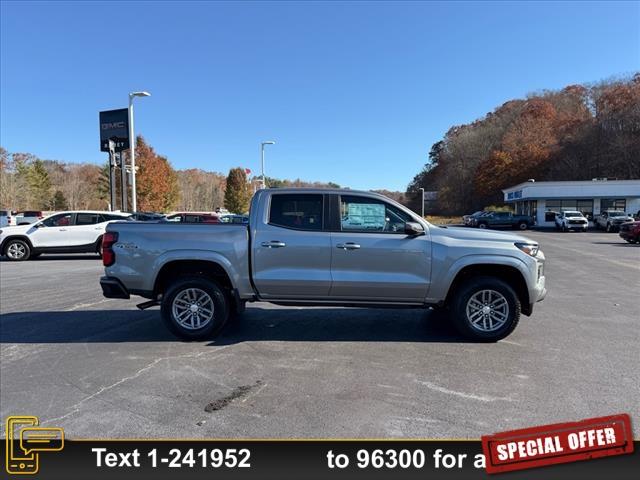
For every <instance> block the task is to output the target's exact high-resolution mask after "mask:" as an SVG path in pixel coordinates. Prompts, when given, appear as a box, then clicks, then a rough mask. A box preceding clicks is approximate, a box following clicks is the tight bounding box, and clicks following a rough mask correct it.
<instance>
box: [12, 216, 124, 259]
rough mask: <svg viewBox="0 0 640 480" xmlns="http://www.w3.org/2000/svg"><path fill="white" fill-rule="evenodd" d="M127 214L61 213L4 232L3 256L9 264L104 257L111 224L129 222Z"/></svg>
mask: <svg viewBox="0 0 640 480" xmlns="http://www.w3.org/2000/svg"><path fill="white" fill-rule="evenodd" d="M128 217H129V214H127V213H118V212H98V211H80V212H61V213H56V214H54V215H50V216H48V217H46V218H44V219H42V220H40V221H39V222H37V223H33V224H31V225H19V226H16V227H6V228H3V229H2V230H0V252H1V253H2V254H4V255H6V256H7V258H8V259H9V260H13V261H21V260H27V259H29V258H35V257H37V256H39V255H41V254H43V253H86V252H95V253H100V243H101V240H102V235H103V234H104V232H105V229H106V227H107V224H108V223H109V222H110V221H114V220H126V219H127V218H128Z"/></svg>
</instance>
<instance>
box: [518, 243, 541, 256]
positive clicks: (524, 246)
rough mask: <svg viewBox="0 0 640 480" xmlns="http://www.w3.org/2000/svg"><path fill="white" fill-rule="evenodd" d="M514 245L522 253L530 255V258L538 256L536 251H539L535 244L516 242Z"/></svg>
mask: <svg viewBox="0 0 640 480" xmlns="http://www.w3.org/2000/svg"><path fill="white" fill-rule="evenodd" d="M514 245H515V246H516V247H518V248H519V249H520V250H522V251H523V252H524V253H526V254H527V255H531V256H532V257H535V256H536V255H538V250H539V249H540V247H538V244H537V243H525V242H516V243H514Z"/></svg>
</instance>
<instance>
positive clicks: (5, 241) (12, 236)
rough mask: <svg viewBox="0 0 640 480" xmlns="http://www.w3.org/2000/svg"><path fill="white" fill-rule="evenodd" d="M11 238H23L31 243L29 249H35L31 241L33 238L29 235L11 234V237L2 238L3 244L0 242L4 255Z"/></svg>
mask: <svg viewBox="0 0 640 480" xmlns="http://www.w3.org/2000/svg"><path fill="white" fill-rule="evenodd" d="M11 240H22V241H24V242H26V243H27V245H29V249H30V250H31V251H32V252H33V251H34V248H33V244H32V243H31V240H30V239H29V237H28V236H26V235H20V234H17V235H11V236H10V237H7V238H5V239H4V240H2V244H0V252H2V254H3V255H4V250H5V248H6V246H7V243H9V242H10V241H11Z"/></svg>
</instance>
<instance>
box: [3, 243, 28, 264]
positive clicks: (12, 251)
mask: <svg viewBox="0 0 640 480" xmlns="http://www.w3.org/2000/svg"><path fill="white" fill-rule="evenodd" d="M26 254H27V249H26V248H25V246H24V245H23V244H21V243H17V242H16V243H12V244H11V245H9V247H8V248H7V257H9V258H11V259H13V260H20V259H21V258H22V257H24V256H25V255H26Z"/></svg>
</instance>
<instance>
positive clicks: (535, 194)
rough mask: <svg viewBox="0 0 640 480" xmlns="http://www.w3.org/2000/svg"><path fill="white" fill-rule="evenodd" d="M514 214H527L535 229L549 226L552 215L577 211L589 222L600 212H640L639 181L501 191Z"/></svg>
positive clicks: (550, 184)
mask: <svg viewBox="0 0 640 480" xmlns="http://www.w3.org/2000/svg"><path fill="white" fill-rule="evenodd" d="M502 192H503V193H504V201H505V203H507V204H510V205H512V206H513V207H514V208H515V211H516V213H519V214H523V215H530V216H532V217H534V218H535V219H536V222H537V224H538V225H539V226H543V227H544V226H553V225H554V219H555V213H556V212H560V211H562V210H578V211H580V212H582V213H583V214H584V215H585V216H586V217H587V218H588V219H589V220H592V219H593V216H594V215H598V214H599V213H600V212H602V211H604V210H623V211H625V212H628V213H631V214H636V213H638V211H639V210H640V180H601V179H595V180H587V181H566V182H536V181H535V180H529V181H527V182H524V183H521V184H519V185H515V186H513V187H511V188H507V189H505V190H503V191H502Z"/></svg>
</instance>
